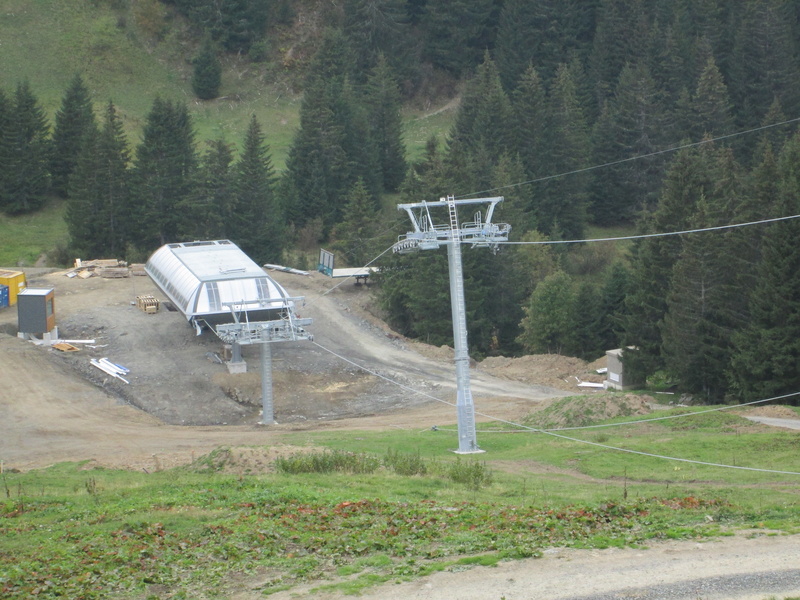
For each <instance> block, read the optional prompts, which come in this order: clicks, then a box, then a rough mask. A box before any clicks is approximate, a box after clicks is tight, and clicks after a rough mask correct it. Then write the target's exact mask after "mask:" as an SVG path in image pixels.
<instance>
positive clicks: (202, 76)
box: [192, 38, 222, 100]
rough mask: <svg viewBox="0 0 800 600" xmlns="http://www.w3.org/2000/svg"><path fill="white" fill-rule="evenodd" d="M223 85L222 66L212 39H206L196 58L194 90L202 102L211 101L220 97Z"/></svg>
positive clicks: (193, 77)
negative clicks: (220, 89)
mask: <svg viewBox="0 0 800 600" xmlns="http://www.w3.org/2000/svg"><path fill="white" fill-rule="evenodd" d="M220 85H222V65H221V64H220V62H219V58H217V52H216V49H215V48H214V43H213V42H212V41H211V38H206V40H205V41H204V42H203V45H202V46H201V47H200V52H198V54H197V56H195V57H194V70H193V72H192V90H193V91H194V93H195V95H196V96H197V97H198V98H200V100H211V99H212V98H216V97H217V96H219V88H220Z"/></svg>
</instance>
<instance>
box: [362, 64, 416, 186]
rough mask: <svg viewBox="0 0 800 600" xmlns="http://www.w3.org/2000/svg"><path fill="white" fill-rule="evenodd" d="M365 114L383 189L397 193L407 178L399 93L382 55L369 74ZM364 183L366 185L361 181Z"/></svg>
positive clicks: (390, 70)
mask: <svg viewBox="0 0 800 600" xmlns="http://www.w3.org/2000/svg"><path fill="white" fill-rule="evenodd" d="M365 100H366V112H367V118H368V120H369V136H370V141H371V142H372V144H373V145H374V148H375V151H376V152H377V154H378V161H377V162H378V167H379V170H380V174H381V180H382V187H383V189H384V190H386V191H387V192H396V191H397V190H398V189H399V188H400V184H401V183H402V182H403V179H404V178H405V175H406V168H407V166H406V157H405V144H404V143H403V120H402V116H401V114H400V108H401V102H400V91H399V89H398V88H397V83H395V80H394V77H393V75H392V69H391V67H390V66H389V63H388V62H387V60H386V58H385V57H384V56H383V55H380V56H379V57H378V63H377V65H376V66H375V68H374V69H373V71H372V73H370V76H369V79H368V80H367V88H366V98H365ZM362 183H363V181H362Z"/></svg>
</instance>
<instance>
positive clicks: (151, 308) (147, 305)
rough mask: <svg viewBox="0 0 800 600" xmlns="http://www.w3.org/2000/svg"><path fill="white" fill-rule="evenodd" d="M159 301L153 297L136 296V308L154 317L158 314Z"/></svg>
mask: <svg viewBox="0 0 800 600" xmlns="http://www.w3.org/2000/svg"><path fill="white" fill-rule="evenodd" d="M158 305H159V301H158V299H157V298H154V297H153V296H136V306H137V307H138V308H139V310H141V311H142V312H144V313H145V314H148V315H154V314H156V313H157V312H158Z"/></svg>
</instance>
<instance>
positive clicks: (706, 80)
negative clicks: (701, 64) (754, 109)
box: [692, 57, 733, 139]
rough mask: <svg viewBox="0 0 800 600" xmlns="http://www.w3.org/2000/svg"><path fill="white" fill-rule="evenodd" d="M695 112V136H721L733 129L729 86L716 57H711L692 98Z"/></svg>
mask: <svg viewBox="0 0 800 600" xmlns="http://www.w3.org/2000/svg"><path fill="white" fill-rule="evenodd" d="M692 107H693V109H694V110H693V112H694V127H693V131H692V133H693V137H694V138H695V139H699V138H701V137H703V136H705V135H708V136H720V135H725V134H728V133H731V132H732V131H733V113H732V110H733V105H732V104H731V101H730V97H729V96H728V88H727V86H726V85H725V82H724V81H723V79H722V73H720V71H719V69H718V68H717V63H716V62H715V61H714V57H709V59H708V62H707V63H706V67H705V69H703V72H702V73H701V74H700V78H699V80H698V81H697V89H696V90H695V94H694V98H693V100H692Z"/></svg>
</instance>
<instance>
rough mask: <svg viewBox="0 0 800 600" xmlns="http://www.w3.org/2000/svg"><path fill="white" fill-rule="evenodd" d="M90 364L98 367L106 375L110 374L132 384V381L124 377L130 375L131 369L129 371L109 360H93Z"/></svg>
mask: <svg viewBox="0 0 800 600" xmlns="http://www.w3.org/2000/svg"><path fill="white" fill-rule="evenodd" d="M89 362H90V363H92V366H94V367H97V368H98V369H100V370H101V371H103V372H104V373H108V374H109V375H111V376H112V377H114V378H116V379H119V380H121V381H124V382H125V383H128V384H129V383H130V381H128V380H127V379H125V378H124V377H123V375H127V374H128V373H130V369H127V368H125V367H123V366H122V365H117V364H115V363H112V362H111V361H110V360H108V359H107V358H101V359H100V360H98V359H96V358H92V359H91V360H90V361H89Z"/></svg>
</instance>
